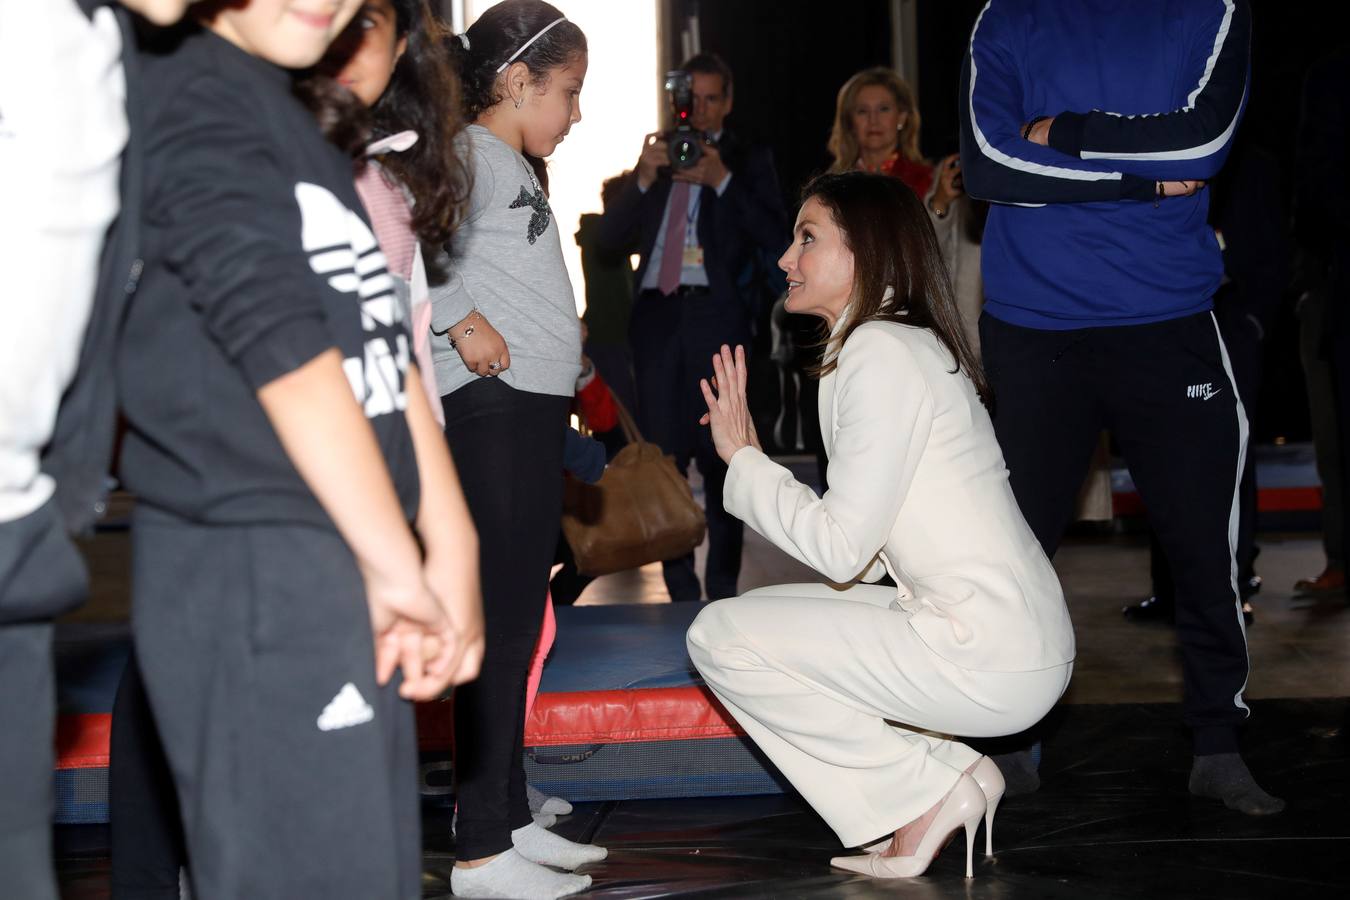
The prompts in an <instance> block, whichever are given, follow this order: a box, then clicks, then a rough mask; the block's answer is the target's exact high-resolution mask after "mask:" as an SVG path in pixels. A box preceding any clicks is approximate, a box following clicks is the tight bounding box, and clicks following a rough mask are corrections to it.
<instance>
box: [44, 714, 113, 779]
mask: <svg viewBox="0 0 1350 900" xmlns="http://www.w3.org/2000/svg"><path fill="white" fill-rule="evenodd" d="M111 734H112V714H111V713H85V714H82V715H64V716H57V717H56V767H57V768H58V769H102V768H105V767H106V766H107V765H108V739H109V737H110V736H111Z"/></svg>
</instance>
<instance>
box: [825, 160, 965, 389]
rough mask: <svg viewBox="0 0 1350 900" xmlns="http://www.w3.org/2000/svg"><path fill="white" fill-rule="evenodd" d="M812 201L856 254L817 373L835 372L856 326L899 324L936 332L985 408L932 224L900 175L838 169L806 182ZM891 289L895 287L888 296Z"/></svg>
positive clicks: (957, 369) (954, 371) (955, 369)
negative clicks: (845, 299) (837, 323)
mask: <svg viewBox="0 0 1350 900" xmlns="http://www.w3.org/2000/svg"><path fill="white" fill-rule="evenodd" d="M812 198H814V199H815V200H816V201H817V202H819V203H820V204H821V205H822V206H824V207H825V208H826V209H827V210H829V212H830V217H831V218H832V219H833V220H834V224H835V225H836V226H837V227H838V228H839V231H840V234H841V235H842V236H843V240H844V245H845V246H846V247H847V248H848V249H849V251H850V252H851V253H852V254H853V294H852V296H851V297H849V303H848V308H847V309H846V310H845V311H844V323H843V327H842V328H840V329H839V332H838V334H836V335H835V336H834V337H832V338H830V339H829V340H828V342H827V343H826V345H825V359H824V362H822V363H821V365H820V367H819V368H818V369H817V370H816V372H815V373H814V374H816V375H818V376H819V375H827V374H829V373H830V372H832V371H834V368H835V366H836V365H837V364H838V357H839V350H840V348H842V347H843V346H844V344H845V342H847V341H848V339H849V336H850V335H851V334H853V332H854V330H856V329H857V327H858V326H859V325H862V324H863V323H864V322H898V323H900V324H901V325H911V326H913V327H915V328H926V329H928V330H929V331H931V332H933V334H934V335H935V336H936V337H937V339H938V340H939V341H941V342H942V344H943V346H945V347H946V348H947V350H948V351H949V352H950V353H951V355H952V359H953V360H954V361H955V363H956V368H954V369H953V370H952V372H953V374H955V373H956V372H959V371H961V370H962V369H964V370H965V372H966V375H967V376H969V378H970V380H971V381H972V382H973V383H974V384H975V390H976V391H977V392H978V393H979V395H980V400H981V401H982V402H983V403H984V404H985V406H989V404H990V401H991V396H990V392H989V384H988V382H987V381H986V380H985V377H984V369H983V368H982V367H981V366H980V362H979V360H978V359H977V358H976V357H975V354H974V352H973V351H972V350H971V349H970V343H969V342H968V341H967V340H966V336H965V332H964V331H963V330H962V327H961V314H960V313H959V312H958V311H957V309H956V298H955V297H954V295H953V294H952V286H951V279H950V278H949V277H948V275H947V267H946V265H945V264H944V263H943V262H942V252H941V250H939V248H938V243H937V236H936V235H935V234H934V233H933V224H932V222H930V221H929V219H928V213H927V212H925V211H924V208H923V204H922V203H921V202H920V201H919V198H918V197H916V196H914V192H913V191H911V190H910V189H909V188H908V187H906V186H905V184H904V182H902V181H900V180H899V179H898V178H891V177H890V176H887V175H874V174H870V173H866V172H843V173H837V174H836V173H831V174H826V175H821V176H820V177H818V178H816V179H815V180H814V181H812V182H811V183H810V184H808V185H807V186H806V188H805V189H804V190H803V191H802V203H805V202H806V201H807V200H810V199H812ZM888 287H890V288H893V289H894V295H893V296H891V297H889V298H888V297H887V296H886V289H887V288H888Z"/></svg>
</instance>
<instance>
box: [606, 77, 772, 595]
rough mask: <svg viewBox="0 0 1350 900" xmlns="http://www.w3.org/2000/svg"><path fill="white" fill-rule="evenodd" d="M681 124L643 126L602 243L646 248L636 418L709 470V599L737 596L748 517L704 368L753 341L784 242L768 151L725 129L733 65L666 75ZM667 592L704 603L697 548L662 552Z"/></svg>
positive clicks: (638, 315) (637, 301) (638, 316)
mask: <svg viewBox="0 0 1350 900" xmlns="http://www.w3.org/2000/svg"><path fill="white" fill-rule="evenodd" d="M666 88H667V91H668V92H669V93H670V96H671V101H672V108H673V109H672V112H673V115H674V120H675V128H674V129H673V130H672V131H669V132H666V133H664V134H650V135H648V136H647V138H646V140H645V142H644V144H643V148H642V155H641V156H640V157H639V158H638V162H637V167H636V168H635V169H634V171H633V172H632V173H630V174H629V175H627V176H625V183H624V185H623V187H622V190H621V191H620V192H619V194H618V196H617V197H616V198H615V199H614V200H613V201H612V202H611V203H610V204H609V206H608V207H607V208H606V211H605V215H604V218H603V220H602V222H601V230H600V243H601V244H602V245H603V246H605V247H606V248H607V249H610V250H612V251H615V252H622V253H637V254H639V255H640V260H641V261H640V262H639V264H638V268H637V272H636V274H635V277H634V283H635V284H636V289H635V297H634V303H633V313H632V320H631V324H630V326H629V341H630V343H631V345H632V350H633V368H634V374H635V376H636V382H637V396H638V410H637V415H638V421H639V422H640V424H641V426H642V429H643V432H644V434H645V436H646V437H647V439H648V440H651V441H654V442H655V443H657V444H659V445H660V447H661V449H662V450H664V451H665V452H666V453H669V454H671V455H673V456H674V457H675V464H676V466H678V467H679V469H680V470H681V471H682V472H683V471H686V470H687V467H688V465H689V462H690V460H691V459H692V460H693V461H694V462H696V463H697V464H698V469H699V472H700V473H701V474H702V476H703V484H704V489H705V493H706V504H705V505H706V510H707V516H708V563H707V568H706V571H705V573H704V576H705V583H706V588H707V595H708V598H709V599H713V600H716V599H720V598H722V597H729V596H733V595H734V594H736V578H737V575H738V574H739V572H740V567H741V538H742V526H741V523H740V521H739V520H738V519H735V518H733V517H732V516H729V515H728V514H727V513H726V512H725V510H724V509H723V508H722V482H723V480H724V479H725V477H726V471H727V467H726V465H725V464H724V463H723V462H722V461H721V460H720V459H718V457H717V453H716V452H715V451H714V450H713V445H712V439H711V438H710V437H709V435H708V432H707V429H706V428H704V427H702V426H700V425H699V424H698V420H699V416H700V415H701V414H702V412H703V411H704V408H705V406H706V404H704V402H703V397H702V396H701V395H700V393H699V388H698V382H699V379H700V378H703V377H709V376H710V374H711V373H710V371H709V362H708V361H709V360H710V359H711V358H712V356H713V354H714V353H716V352H717V350H718V348H719V347H721V346H722V344H729V345H735V344H737V343H741V344H748V343H749V341H750V330H751V321H752V319H753V317H754V315H755V312H756V310H755V309H754V306H755V303H756V302H757V297H758V294H757V293H756V292H755V291H754V289H753V288H748V287H744V286H743V285H745V284H746V283H747V282H748V280H749V279H748V277H747V275H748V273H750V272H752V271H753V267H754V265H755V261H756V257H757V256H758V255H759V254H760V251H766V250H767V251H772V252H773V253H774V254H777V253H779V252H781V250H782V248H783V246H784V245H785V244H786V243H787V241H788V240H789V237H790V235H789V230H788V225H787V217H786V214H785V212H784V210H783V201H782V197H781V195H780V194H779V187H778V178H777V175H776V173H775V171H774V165H773V156H772V154H771V153H770V152H769V151H768V149H766V148H761V147H751V146H748V145H746V144H744V143H742V142H741V141H739V140H737V139H736V136H735V135H734V134H733V133H732V132H731V131H729V130H728V129H726V128H725V127H724V124H723V123H724V122H725V120H726V117H727V115H728V114H729V113H730V112H731V104H732V78H731V69H730V68H728V67H727V64H726V63H725V62H723V61H722V60H721V59H720V58H718V57H717V56H715V55H713V54H711V53H700V54H698V55H696V56H694V57H692V58H690V59H689V60H687V61H686V62H685V63H684V65H683V66H681V67H680V71H679V72H672V73H670V75H669V76H667V80H666ZM664 569H665V580H666V587H667V589H668V590H669V591H670V597H671V600H674V601H685V600H689V601H697V600H699V599H700V596H701V593H702V590H701V588H700V584H699V580H698V576H697V575H696V574H695V572H694V559H693V555H692V554H690V555H689V556H686V557H683V558H681V559H674V560H667V561H666V562H665V564H664Z"/></svg>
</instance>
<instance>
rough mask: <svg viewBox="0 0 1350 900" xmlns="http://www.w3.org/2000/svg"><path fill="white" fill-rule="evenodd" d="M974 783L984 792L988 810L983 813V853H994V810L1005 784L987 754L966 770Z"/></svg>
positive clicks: (986, 854) (991, 854) (988, 854)
mask: <svg viewBox="0 0 1350 900" xmlns="http://www.w3.org/2000/svg"><path fill="white" fill-rule="evenodd" d="M966 773H967V774H968V775H970V777H971V778H974V779H975V783H976V784H978V785H979V786H980V791H981V792H983V794H984V800H985V803H986V804H988V807H989V808H988V810H987V811H986V812H985V814H984V855H985V856H993V855H994V810H996V809H998V802H999V801H1000V800H1002V799H1003V791H1004V790H1006V788H1007V784H1006V783H1005V782H1004V781H1003V773H1002V772H1000V771H999V770H998V764H997V763H995V762H994V761H993V760H992V759H990V758H989V757H987V756H981V757H980V758H979V759H978V760H976V762H975V765H973V766H971V767H970V768H969V769H967V770H966Z"/></svg>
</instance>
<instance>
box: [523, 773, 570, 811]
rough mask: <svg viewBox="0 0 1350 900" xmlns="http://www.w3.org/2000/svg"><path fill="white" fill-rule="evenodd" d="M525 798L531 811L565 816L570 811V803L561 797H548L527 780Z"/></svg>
mask: <svg viewBox="0 0 1350 900" xmlns="http://www.w3.org/2000/svg"><path fill="white" fill-rule="evenodd" d="M525 798H526V799H527V800H529V802H530V812H532V813H552V814H553V815H555V816H565V815H568V814H569V813H571V812H572V804H570V803H568V802H567V801H566V800H564V799H563V798H561V797H550V796H549V795H548V794H545V793H544V792H543V791H541V790H539V788H537V787H535V786H534V785H532V784H529V783H528V782H527V783H526V784H525ZM536 821H538V820H536Z"/></svg>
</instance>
